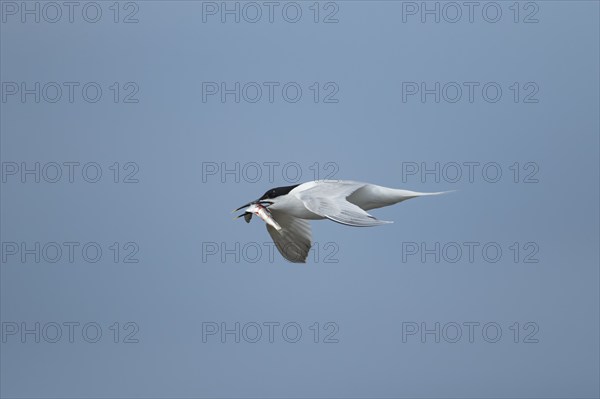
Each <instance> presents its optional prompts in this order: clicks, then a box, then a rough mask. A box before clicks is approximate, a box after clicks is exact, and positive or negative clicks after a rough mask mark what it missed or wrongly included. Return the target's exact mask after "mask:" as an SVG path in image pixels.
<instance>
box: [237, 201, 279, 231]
mask: <svg viewBox="0 0 600 399" xmlns="http://www.w3.org/2000/svg"><path fill="white" fill-rule="evenodd" d="M261 202H262V201H261ZM245 207H248V208H247V209H246V210H245V211H244V213H243V214H241V215H239V216H238V217H236V219H237V218H241V217H242V216H243V217H244V220H245V221H246V223H250V220H251V219H252V215H257V216H258V217H260V218H261V219H262V220H264V222H265V223H267V224H268V225H269V226H271V227H273V228H274V229H275V230H277V231H280V230H281V226H280V225H279V223H277V222H276V221H275V219H273V216H271V212H269V210H268V209H267V208H266V207H265V206H264V205H262V204H261V203H260V202H258V201H255V202H250V203H248V204H246V205H244V206H241V207H239V208H238V209H236V210H235V211H239V210H241V209H242V208H245ZM235 211H234V212H235Z"/></svg>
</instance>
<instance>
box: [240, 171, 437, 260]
mask: <svg viewBox="0 0 600 399" xmlns="http://www.w3.org/2000/svg"><path fill="white" fill-rule="evenodd" d="M292 187H293V188H292ZM278 190H279V191H278ZM437 194H442V193H419V192H415V191H408V190H400V189H395V188H388V187H383V186H378V185H375V184H370V183H360V182H356V181H350V180H317V181H311V182H307V183H303V184H300V185H298V186H295V187H294V186H289V187H280V188H277V189H273V190H270V191H267V193H265V195H263V197H261V198H260V199H259V200H257V201H255V202H253V203H250V204H248V205H250V208H248V209H249V210H251V209H253V208H252V206H253V205H252V204H256V203H268V205H267V207H266V210H267V212H268V215H269V216H272V218H273V219H274V220H275V221H276V224H277V225H279V226H281V228H280V229H275V228H273V227H272V226H273V224H271V223H267V231H268V232H269V234H270V235H271V237H272V238H273V241H274V242H275V245H276V246H277V249H278V250H279V252H281V254H282V255H283V256H284V257H285V258H286V259H287V260H289V261H291V262H302V263H303V262H305V260H306V257H307V256H308V252H309V251H310V248H311V246H312V237H311V230H310V225H309V223H308V222H307V220H319V219H329V220H332V221H334V222H337V223H341V224H345V225H348V226H355V227H370V226H379V225H382V224H387V223H392V222H388V221H384V220H379V219H376V218H375V217H374V216H371V215H370V214H369V213H367V212H366V211H368V210H371V209H376V208H382V207H384V206H389V205H393V204H396V203H398V202H401V201H404V200H407V199H410V198H415V197H421V196H426V195H437ZM242 208H243V207H242ZM238 209H241V208H238ZM263 219H264V220H268V219H265V218H263ZM247 221H249V219H248V220H247Z"/></svg>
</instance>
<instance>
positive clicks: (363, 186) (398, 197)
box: [269, 180, 440, 220]
mask: <svg viewBox="0 0 600 399" xmlns="http://www.w3.org/2000/svg"><path fill="white" fill-rule="evenodd" d="M347 193H349V194H347ZM302 194H308V195H313V196H321V195H322V196H328V197H334V198H335V197H338V196H339V197H341V196H344V198H345V200H347V201H348V202H350V203H352V204H354V205H356V206H358V207H359V208H361V209H362V210H364V211H370V210H371V209H377V208H382V207H384V206H390V205H394V204H397V203H398V202H401V201H404V200H407V199H409V198H414V197H419V196H423V195H436V194H440V193H418V192H415V191H408V190H399V189H395V188H388V187H383V186H377V185H375V184H369V183H360V182H355V181H350V180H317V181H310V182H307V183H303V184H300V185H299V186H298V187H296V188H294V189H293V190H292V191H290V192H289V194H288V195H285V196H281V197H278V201H277V202H275V203H274V204H273V205H271V206H269V210H270V211H280V212H285V213H287V214H289V215H291V216H294V217H297V218H301V219H308V220H320V219H326V218H327V217H326V216H323V215H319V214H317V213H315V212H312V211H310V210H309V209H308V208H307V207H306V205H305V199H303V195H302ZM345 194H347V195H345ZM279 198H281V199H279ZM304 198H305V197H304ZM340 199H341V198H340Z"/></svg>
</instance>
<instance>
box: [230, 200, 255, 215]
mask: <svg viewBox="0 0 600 399" xmlns="http://www.w3.org/2000/svg"><path fill="white" fill-rule="evenodd" d="M256 202H257V201H252V202H248V203H247V204H246V205H242V206H240V207H239V208H237V209H234V210H233V211H231V213H233V212H237V211H241V210H242V209H244V208H248V207H249V206H250V205H252V204H256ZM240 216H241V215H240ZM238 217H239V216H238Z"/></svg>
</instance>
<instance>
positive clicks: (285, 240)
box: [266, 211, 312, 263]
mask: <svg viewBox="0 0 600 399" xmlns="http://www.w3.org/2000/svg"><path fill="white" fill-rule="evenodd" d="M272 216H273V219H275V221H276V222H277V223H279V225H280V226H281V230H279V231H277V230H275V229H274V228H273V227H271V226H270V225H269V224H266V226H267V231H268V232H269V235H270V236H271V238H272V239H273V242H275V246H276V247H277V249H278V250H279V252H280V253H281V255H282V256H283V257H284V258H285V259H287V260H289V261H290V262H293V263H305V262H306V258H307V257H308V253H309V251H310V248H311V246H312V234H311V231H310V224H309V223H308V221H306V220H304V219H299V218H295V217H293V216H289V215H287V214H285V213H280V212H275V211H273V212H272Z"/></svg>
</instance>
